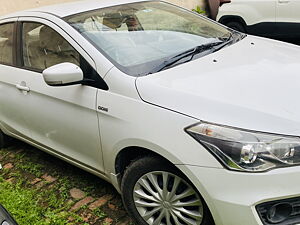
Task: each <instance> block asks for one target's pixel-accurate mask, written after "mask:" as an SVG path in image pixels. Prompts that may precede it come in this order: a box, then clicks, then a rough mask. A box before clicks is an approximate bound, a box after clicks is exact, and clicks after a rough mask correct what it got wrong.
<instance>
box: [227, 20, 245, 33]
mask: <svg viewBox="0 0 300 225" xmlns="http://www.w3.org/2000/svg"><path fill="white" fill-rule="evenodd" d="M226 26H227V27H230V28H231V29H234V30H236V31H239V32H242V33H245V32H246V29H245V27H244V25H243V24H241V23H240V22H228V23H226Z"/></svg>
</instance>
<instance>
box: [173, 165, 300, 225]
mask: <svg viewBox="0 0 300 225" xmlns="http://www.w3.org/2000/svg"><path fill="white" fill-rule="evenodd" d="M178 167H179V169H181V170H182V171H183V172H184V173H185V174H186V175H187V176H188V178H189V179H190V180H191V182H192V183H193V184H194V185H195V186H196V188H197V189H198V190H199V192H200V193H201V195H202V196H203V198H204V199H205V201H206V203H207V205H208V207H209V208H210V211H211V213H212V215H213V218H214V220H215V223H216V225H256V224H258V225H262V224H263V223H262V222H261V219H260V217H259V215H258V213H257V211H256V208H255V207H256V206H257V205H258V204H260V203H264V202H269V201H273V200H281V199H287V198H292V197H299V196H300V167H299V166H297V167H290V168H281V169H275V170H272V171H269V172H265V173H243V172H234V171H229V170H227V169H218V168H205V167H197V166H186V165H180V166H178Z"/></svg>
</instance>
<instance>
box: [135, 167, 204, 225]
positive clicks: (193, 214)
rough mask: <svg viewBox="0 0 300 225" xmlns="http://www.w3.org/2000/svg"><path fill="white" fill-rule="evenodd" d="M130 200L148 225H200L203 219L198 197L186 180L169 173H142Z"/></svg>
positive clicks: (200, 201) (201, 206)
mask: <svg viewBox="0 0 300 225" xmlns="http://www.w3.org/2000/svg"><path fill="white" fill-rule="evenodd" d="M133 199H134V203H135V206H136V208H137V210H138V212H139V214H140V215H141V217H142V218H143V219H144V220H145V221H146V222H147V223H148V224H150V225H181V224H182V225H200V224H201V222H202V220H203V204H202V200H201V198H200V196H199V195H198V194H197V192H196V191H195V190H194V188H193V187H192V186H191V185H189V184H188V183H187V182H186V181H185V180H183V179H182V178H180V177H178V176H176V175H175V174H172V173H169V172H164V171H154V172H150V173H147V174H145V175H144V176H143V177H141V178H140V179H139V180H138V181H137V183H136V185H135V187H134V193H133Z"/></svg>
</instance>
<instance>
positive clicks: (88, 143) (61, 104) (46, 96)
mask: <svg viewBox="0 0 300 225" xmlns="http://www.w3.org/2000/svg"><path fill="white" fill-rule="evenodd" d="M62 22H63V21H62ZM18 23H19V33H20V36H19V38H20V39H19V43H20V44H19V46H20V52H21V54H20V57H19V61H20V63H21V65H20V67H21V68H20V69H19V73H20V74H22V79H21V80H20V82H21V83H22V82H23V84H26V87H27V88H28V90H29V91H28V92H27V95H26V96H24V101H26V105H27V107H26V109H24V110H26V112H27V113H26V121H27V122H28V124H29V127H28V128H29V129H30V130H31V133H32V139H33V142H34V144H37V145H38V146H41V147H43V148H45V150H48V151H50V152H51V153H53V154H55V155H57V156H59V157H61V158H63V159H65V160H69V161H71V162H73V163H75V164H78V165H81V166H83V167H85V168H86V169H91V170H93V171H95V170H96V171H97V172H99V173H102V171H103V161H102V152H101V143H100V134H99V127H98V119H97V113H96V96H97V91H98V88H96V87H95V86H93V85H92V86H91V85H80V84H78V85H69V86H62V87H53V86H49V85H47V84H46V83H45V81H44V79H43V76H42V71H43V70H44V69H45V68H49V67H51V66H52V65H56V64H59V63H63V62H71V63H74V64H77V65H78V66H80V67H81V69H82V70H83V72H84V76H85V77H86V76H90V75H91V74H93V73H95V64H94V62H93V60H92V59H91V58H90V57H89V55H88V54H87V53H86V52H85V51H84V50H83V49H82V48H81V46H80V45H78V44H77V43H76V42H75V41H74V40H73V38H71V37H70V36H69V35H68V34H66V33H65V32H64V31H63V30H62V29H61V28H60V27H59V26H57V25H56V24H54V23H52V22H50V21H49V20H45V19H40V18H34V17H32V18H31V17H21V18H19V22H18ZM88 78H89V77H88ZM21 83H20V84H21Z"/></svg>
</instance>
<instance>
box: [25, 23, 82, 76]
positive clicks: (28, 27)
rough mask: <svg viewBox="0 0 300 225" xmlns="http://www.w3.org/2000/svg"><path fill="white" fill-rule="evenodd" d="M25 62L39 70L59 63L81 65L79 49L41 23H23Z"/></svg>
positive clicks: (28, 66)
mask: <svg viewBox="0 0 300 225" xmlns="http://www.w3.org/2000/svg"><path fill="white" fill-rule="evenodd" d="M22 31H23V33H22V37H23V39H22V40H23V42H22V45H23V63H24V66H25V67H26V68H31V69H34V70H37V71H43V70H44V69H46V68H48V67H51V66H54V65H56V64H59V63H64V62H70V63H74V64H76V65H78V66H79V64H80V57H79V54H78V53H77V51H76V50H75V49H74V48H73V47H72V46H71V45H70V44H69V43H68V42H67V41H66V40H65V39H64V38H63V37H62V36H61V35H60V34H58V33H57V32H56V31H54V30H53V29H52V28H50V27H48V26H46V25H43V24H40V23H23V29H22Z"/></svg>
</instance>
